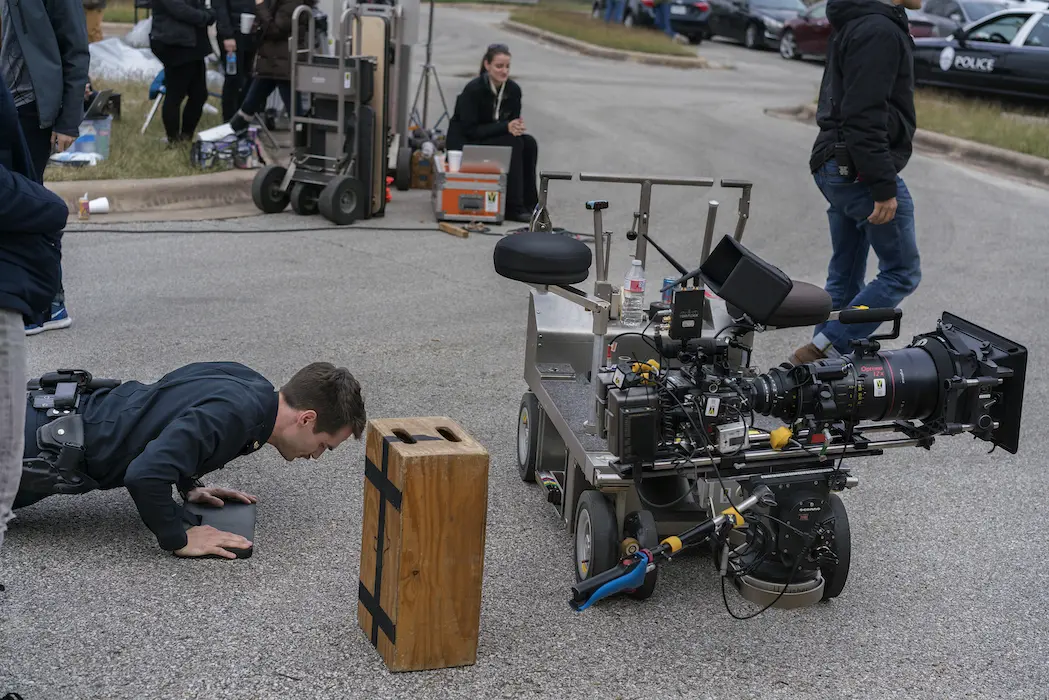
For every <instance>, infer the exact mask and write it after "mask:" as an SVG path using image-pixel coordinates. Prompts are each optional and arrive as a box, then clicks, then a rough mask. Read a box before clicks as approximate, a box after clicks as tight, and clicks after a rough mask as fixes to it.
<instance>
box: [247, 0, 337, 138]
mask: <svg viewBox="0 0 1049 700" xmlns="http://www.w3.org/2000/svg"><path fill="white" fill-rule="evenodd" d="M303 5H305V6H306V7H310V8H313V7H316V5H317V0H255V26H254V32H255V33H254V35H253V40H254V42H255V45H256V46H257V47H258V49H257V50H256V53H255V67H254V73H253V77H252V80H251V87H249V88H248V94H247V96H246V97H245V98H244V102H243V104H241V106H240V109H238V110H237V112H236V114H234V115H233V118H232V119H230V120H229V125H230V128H232V129H233V131H235V132H236V133H242V132H244V131H245V130H247V128H248V125H249V124H251V121H252V119H254V118H255V114H256V113H257V112H258V111H259V110H261V109H262V108H263V107H265V106H266V98H268V97H269V96H270V94H271V93H272V92H273V91H274V90H279V91H280V98H281V100H283V101H284V106H285V107H286V108H287V110H288V114H292V113H293V112H292V109H293V107H294V106H295V101H296V98H295V97H293V96H292V94H291V46H290V42H289V39H291V29H292V16H293V15H294V14H295V10H297V9H298V8H299V7H302V6H303ZM299 22H300V24H299V27H300V34H299V37H300V39H299V47H298V48H300V49H304V48H306V42H307V40H308V33H307V28H308V26H309V18H308V17H307V16H306V14H305V13H303V15H301V16H300V18H299ZM296 109H297V111H296V112H295V113H296V114H301V113H302V110H301V109H298V108H296Z"/></svg>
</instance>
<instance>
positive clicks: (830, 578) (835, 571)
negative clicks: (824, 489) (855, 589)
mask: <svg viewBox="0 0 1049 700" xmlns="http://www.w3.org/2000/svg"><path fill="white" fill-rule="evenodd" d="M830 514H831V517H832V518H834V523H833V525H832V526H831V527H832V529H833V531H834V542H833V544H832V545H831V551H833V552H834V554H836V555H837V557H838V563H837V564H824V565H823V566H821V567H820V573H821V574H823V578H824V579H825V583H824V584H823V598H822V599H823V600H830V599H831V598H837V597H838V595H839V594H841V591H842V589H844V588H845V581H846V579H848V578H849V563H850V562H851V560H852V537H851V531H850V529H849V516H848V515H847V514H846V513H845V504H844V503H843V502H842V500H841V497H840V496H839V495H838V494H836V493H832V494H831V495H830Z"/></svg>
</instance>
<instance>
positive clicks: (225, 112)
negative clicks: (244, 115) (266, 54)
mask: <svg viewBox="0 0 1049 700" xmlns="http://www.w3.org/2000/svg"><path fill="white" fill-rule="evenodd" d="M236 41H237V74H236V75H227V76H226V81H225V82H224V83H223V84H222V121H225V122H228V121H229V120H230V119H233V115H234V114H236V113H237V108H238V107H240V106H241V104H243V103H244V98H245V97H247V95H248V86H249V84H250V83H251V69H252V66H253V65H254V63H255V51H254V48H253V46H252V44H253V42H252V40H251V37H247V36H244V35H243V34H238V35H237V39H236Z"/></svg>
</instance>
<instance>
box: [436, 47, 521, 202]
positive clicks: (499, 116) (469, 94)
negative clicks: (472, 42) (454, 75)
mask: <svg viewBox="0 0 1049 700" xmlns="http://www.w3.org/2000/svg"><path fill="white" fill-rule="evenodd" d="M446 144H447V148H448V150H451V151H461V150H462V148H463V146H464V145H486V146H510V147H511V148H513V154H512V156H511V158H510V172H509V173H508V174H507V178H506V213H505V218H506V219H507V220H509V221H529V220H530V219H531V216H532V211H533V210H534V209H535V207H536V205H537V204H538V203H539V188H538V187H537V185H536V162H537V160H538V156H539V146H538V144H537V143H536V140H535V138H534V137H533V136H532V135H531V134H528V133H525V123H524V120H523V119H521V87H520V86H519V85H518V84H517V83H516V82H514V81H513V80H511V79H510V49H509V48H508V47H507V46H506V45H505V44H492V45H491V46H489V47H488V50H487V51H486V52H485V54H484V58H482V59H481V74H480V75H479V76H477V77H476V78H474V79H473V80H471V81H470V82H469V83H467V84H466V87H464V88H463V91H462V93H461V94H460V95H459V97H458V98H457V99H456V100H455V113H454V114H453V115H452V118H451V120H450V121H449V123H448V137H447V139H446Z"/></svg>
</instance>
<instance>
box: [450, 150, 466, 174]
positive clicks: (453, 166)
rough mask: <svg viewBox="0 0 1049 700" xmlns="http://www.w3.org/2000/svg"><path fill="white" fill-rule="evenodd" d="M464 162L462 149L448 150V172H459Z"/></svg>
mask: <svg viewBox="0 0 1049 700" xmlns="http://www.w3.org/2000/svg"><path fill="white" fill-rule="evenodd" d="M462 164H463V152H462V151H448V172H450V173H457V172H459V166H460V165H462Z"/></svg>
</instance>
